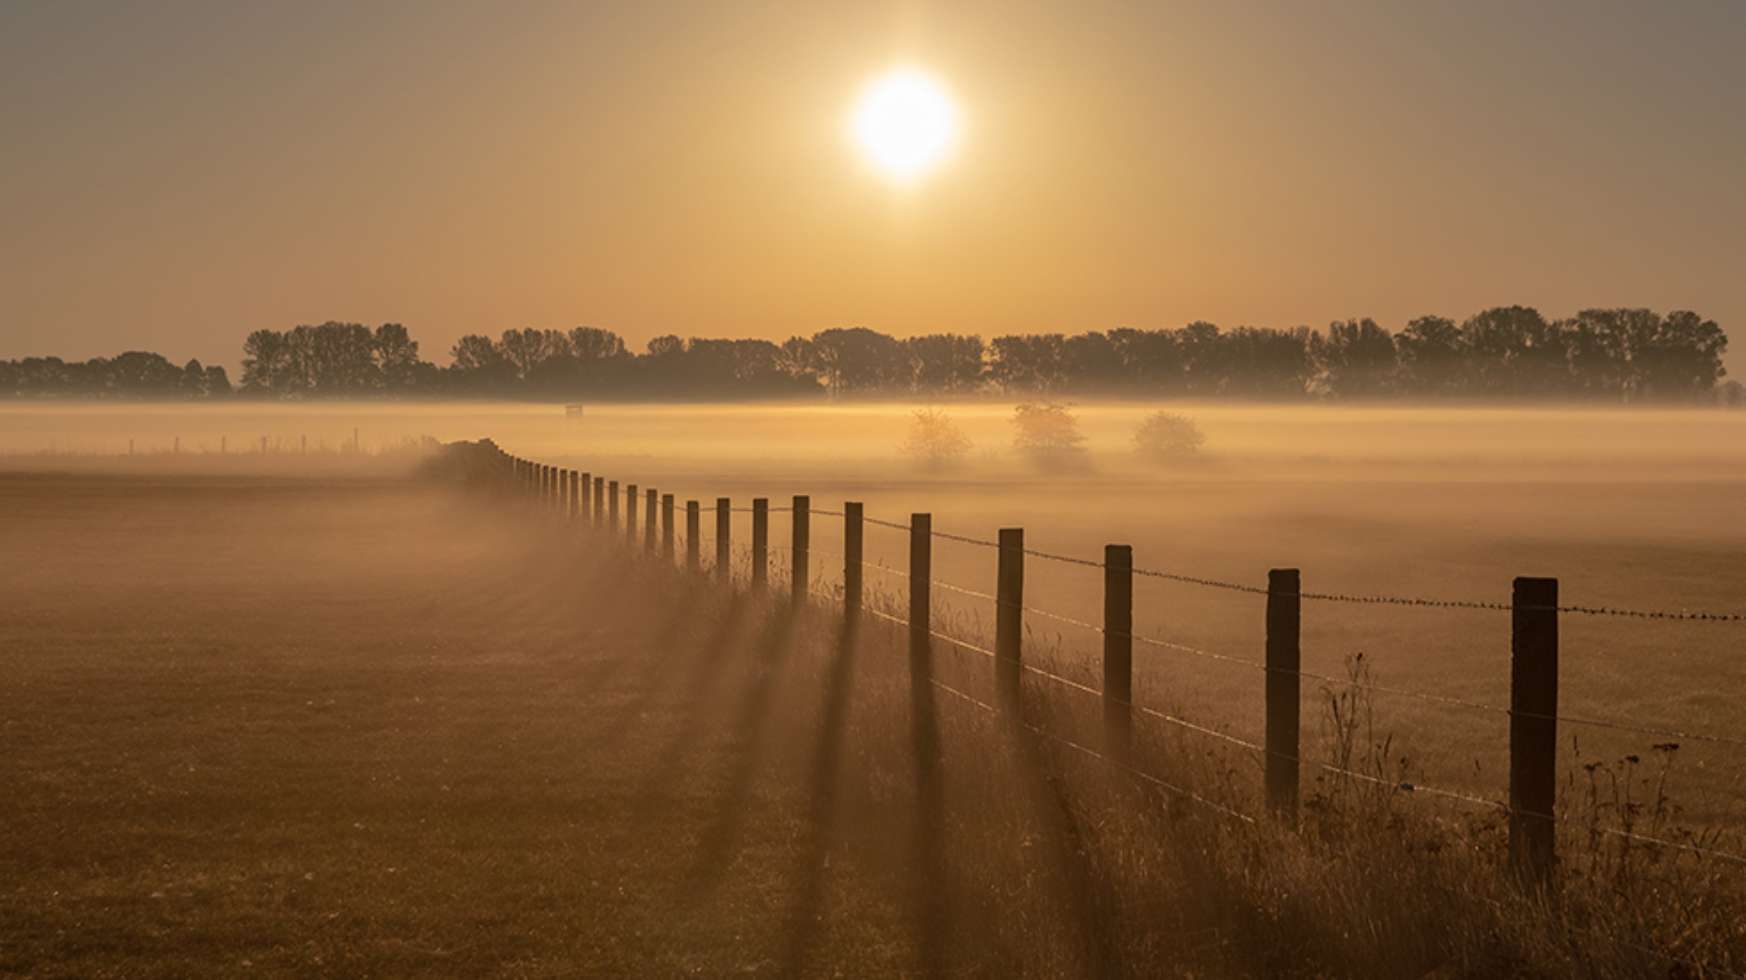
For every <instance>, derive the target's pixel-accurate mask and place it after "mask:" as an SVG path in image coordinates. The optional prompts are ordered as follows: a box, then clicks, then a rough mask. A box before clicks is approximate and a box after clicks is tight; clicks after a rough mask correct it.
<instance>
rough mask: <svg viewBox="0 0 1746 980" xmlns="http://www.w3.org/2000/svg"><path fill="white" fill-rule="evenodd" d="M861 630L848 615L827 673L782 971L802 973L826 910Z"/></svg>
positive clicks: (783, 972)
mask: <svg viewBox="0 0 1746 980" xmlns="http://www.w3.org/2000/svg"><path fill="white" fill-rule="evenodd" d="M858 640H859V629H858V628H857V623H856V622H855V621H854V619H852V618H845V619H844V620H843V622H842V625H841V627H840V629H839V631H838V633H837V644H836V649H835V650H834V651H833V652H834V654H835V655H834V657H833V658H832V661H831V669H830V672H829V673H828V674H827V675H826V678H825V690H824V711H823V713H822V715H821V717H820V720H819V733H818V752H817V754H816V755H815V756H814V757H813V764H812V777H811V800H810V802H809V805H808V811H807V822H806V826H805V828H804V830H805V833H806V835H807V837H806V841H805V843H804V844H803V845H802V847H801V868H800V887H799V890H798V891H796V892H795V895H794V903H793V906H792V907H791V908H790V909H789V913H788V930H787V936H788V946H787V949H786V950H784V952H783V957H782V963H783V969H782V974H781V975H782V976H790V977H794V976H804V975H805V968H806V957H807V953H808V952H809V951H810V950H811V948H812V945H813V943H814V942H815V941H816V940H817V935H818V925H819V923H820V922H821V921H823V914H824V909H823V905H824V878H825V860H826V858H827V857H829V855H830V852H831V849H832V848H833V847H834V846H835V844H836V839H835V838H836V821H837V787H838V784H839V780H840V778H841V767H842V753H843V748H842V747H843V736H844V732H845V729H846V727H847V725H848V718H849V702H850V700H851V694H852V692H853V689H854V677H855V674H854V667H855V648H856V644H857V641H858Z"/></svg>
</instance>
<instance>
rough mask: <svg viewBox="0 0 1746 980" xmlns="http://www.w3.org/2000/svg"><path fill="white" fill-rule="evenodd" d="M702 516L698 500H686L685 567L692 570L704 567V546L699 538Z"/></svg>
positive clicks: (696, 570) (695, 570)
mask: <svg viewBox="0 0 1746 980" xmlns="http://www.w3.org/2000/svg"><path fill="white" fill-rule="evenodd" d="M701 517H702V515H701V512H700V508H699V507H698V504H697V501H695V500H687V501H685V568H686V570H687V571H691V572H698V571H701V570H702V569H703V558H702V555H701V551H702V548H703V546H702V545H701V544H700V543H699V542H698V540H697V537H698V529H699V527H701V525H702V523H703V522H702V519H701Z"/></svg>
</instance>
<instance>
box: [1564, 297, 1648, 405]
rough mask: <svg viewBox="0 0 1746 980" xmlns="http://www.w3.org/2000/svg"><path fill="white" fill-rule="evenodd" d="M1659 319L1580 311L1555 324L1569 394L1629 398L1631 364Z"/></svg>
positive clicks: (1645, 312)
mask: <svg viewBox="0 0 1746 980" xmlns="http://www.w3.org/2000/svg"><path fill="white" fill-rule="evenodd" d="M1660 321H1661V318H1660V317H1659V316H1657V315H1656V314H1655V313H1654V312H1652V311H1650V310H1622V309H1619V310H1599V309H1595V310H1583V311H1581V312H1579V313H1577V314H1576V315H1575V316H1574V317H1571V318H1570V319H1568V320H1564V321H1561V322H1560V323H1558V324H1557V327H1558V330H1559V331H1560V332H1561V333H1562V334H1563V335H1564V346H1565V350H1566V351H1567V352H1568V354H1569V357H1570V372H1571V390H1572V392H1573V393H1574V394H1579V395H1583V396H1586V397H1590V398H1602V399H1606V400H1608V401H1618V400H1621V399H1627V398H1631V397H1633V395H1634V392H1633V391H1632V388H1633V385H1634V380H1633V378H1632V366H1631V360H1632V356H1633V352H1634V351H1635V350H1636V349H1637V348H1638V347H1639V346H1640V345H1641V344H1642V342H1643V340H1644V339H1646V338H1648V337H1650V336H1652V335H1653V334H1654V332H1655V330H1656V328H1657V327H1658V326H1659V325H1660Z"/></svg>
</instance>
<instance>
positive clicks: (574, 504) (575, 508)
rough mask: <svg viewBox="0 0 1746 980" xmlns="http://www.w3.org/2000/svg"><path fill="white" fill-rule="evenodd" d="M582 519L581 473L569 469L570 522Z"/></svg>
mask: <svg viewBox="0 0 1746 980" xmlns="http://www.w3.org/2000/svg"><path fill="white" fill-rule="evenodd" d="M581 519H582V474H580V473H578V472H576V471H575V470H571V471H570V522H571V523H572V524H574V523H575V522H577V521H579V520H581Z"/></svg>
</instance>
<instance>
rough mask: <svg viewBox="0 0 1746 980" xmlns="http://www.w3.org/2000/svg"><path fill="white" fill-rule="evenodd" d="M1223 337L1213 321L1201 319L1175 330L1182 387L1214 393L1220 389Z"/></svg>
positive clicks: (1198, 392)
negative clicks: (1180, 363)
mask: <svg viewBox="0 0 1746 980" xmlns="http://www.w3.org/2000/svg"><path fill="white" fill-rule="evenodd" d="M1223 341H1224V337H1223V336H1222V335H1221V334H1220V333H1219V328H1218V325H1217V324H1212V323H1208V322H1206V321H1205V320H1196V321H1195V322H1193V323H1191V324H1189V325H1188V326H1186V327H1183V328H1182V329H1181V330H1178V331H1176V349H1177V351H1178V354H1179V356H1180V357H1181V361H1182V380H1183V390H1184V392H1186V393H1187V394H1190V395H1217V394H1219V393H1220V392H1222V391H1223V390H1224V387H1225V377H1226V375H1227V374H1228V365H1227V364H1226V361H1225V354H1226V347H1225V345H1224V342H1223Z"/></svg>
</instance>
